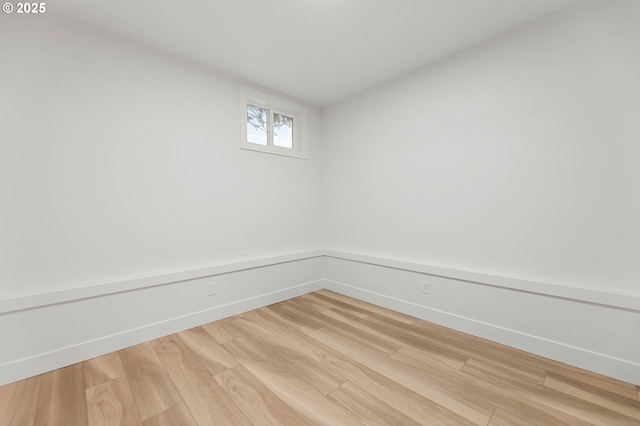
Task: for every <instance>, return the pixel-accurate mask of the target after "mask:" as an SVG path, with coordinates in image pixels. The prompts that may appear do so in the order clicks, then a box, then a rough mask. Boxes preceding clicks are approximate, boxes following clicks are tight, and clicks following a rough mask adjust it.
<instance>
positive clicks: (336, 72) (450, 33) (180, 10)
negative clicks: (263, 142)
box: [55, 0, 579, 106]
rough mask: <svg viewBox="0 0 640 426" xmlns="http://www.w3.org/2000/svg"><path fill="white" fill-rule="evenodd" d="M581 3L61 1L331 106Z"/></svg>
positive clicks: (71, 11) (91, 17)
mask: <svg viewBox="0 0 640 426" xmlns="http://www.w3.org/2000/svg"><path fill="white" fill-rule="evenodd" d="M577 1H579V0H177V1H157V0H135V1H131V0H109V1H89V0H57V1H56V5H55V8H56V9H57V10H58V11H60V12H62V13H63V14H65V15H67V16H71V17H73V18H77V19H80V20H82V21H85V22H88V23H90V24H92V25H95V26H98V27H101V28H103V29H107V30H110V31H113V32H116V33H120V34H122V35H124V36H127V37H129V38H132V39H135V40H138V41H140V42H143V43H145V44H148V45H151V46H154V47H156V48H160V49H162V50H165V51H167V52H170V53H173V54H176V55H180V56H182V57H185V58H187V59H190V60H193V61H196V62H198V63H201V64H204V65H206V66H208V67H211V68H213V69H215V70H218V71H221V72H224V73H227V74H231V75H233V76H236V77H238V78H240V79H243V80H246V81H249V82H252V83H255V84H258V85H261V86H264V87H266V88H269V89H272V90H275V91H277V92H280V93H282V94H285V95H288V96H290V97H293V98H296V99H299V100H301V101H304V102H308V103H310V104H315V105H318V106H325V105H328V104H331V103H333V102H336V101H339V100H341V99H344V98H346V97H348V96H350V95H353V94H355V93H358V92H360V91H363V90H366V89H368V88H370V87H373V86H375V85H378V84H381V83H384V82H386V81H389V80H391V79H393V78H395V77H397V76H399V75H402V74H405V73H408V72H410V71H413V70H415V69H418V68H420V67H423V66H425V65H427V64H429V63H432V62H434V61H437V60H438V59H441V58H443V57H446V56H450V55H452V54H454V53H456V52H459V51H461V50H464V49H467V48H469V47H471V46H473V45H476V44H478V43H481V42H483V41H485V40H488V39H490V38H492V37H495V36H497V35H500V34H503V33H505V32H507V31H510V30H512V29H514V28H516V27H518V26H521V25H524V24H527V23H529V22H531V21H533V20H536V19H539V18H541V17H543V16H546V15H548V14H550V13H553V12H555V11H557V10H560V9H563V8H565V7H567V6H569V5H571V4H573V3H576V2H577Z"/></svg>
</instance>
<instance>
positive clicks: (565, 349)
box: [324, 278, 640, 385]
mask: <svg viewBox="0 0 640 426" xmlns="http://www.w3.org/2000/svg"><path fill="white" fill-rule="evenodd" d="M324 287H325V288H326V289H329V290H332V291H335V292H337V293H340V294H344V295H345V296H350V297H353V298H355V299H359V300H362V301H365V302H369V303H372V304H375V305H378V306H382V307H385V308H388V309H391V310H394V311H397V312H401V313H404V314H406V315H410V316H413V317H416V318H420V319H423V320H425V321H429V322H433V323H436V324H439V325H442V326H444V327H448V328H452V329H454V330H459V331H462V332H465V333H468V334H471V335H474V336H478V337H482V338H484V339H487V340H491V341H494V342H497V343H501V344H504V345H507V346H511V347H514V348H517V349H521V350H523V351H526V352H530V353H534V354H537V355H540V356H543V357H547V358H551V359H554V360H557V361H560V362H564V363H567V364H570V365H573V366H576V367H580V368H584V369H587V370H591V371H595V372H597V373H600V374H603V375H606V376H609V377H613V378H616V379H619V380H623V381H626V382H629V383H633V384H635V385H640V364H637V363H634V362H632V361H628V360H623V359H619V358H616V357H612V356H609V355H606V354H602V353H597V352H594V351H589V350H585V349H582V348H577V347H574V346H571V345H567V344H564V343H562V342H557V341H553V340H549V339H545V338H541V337H538V336H533V335H530V334H527V333H522V332H519V331H516V330H512V329H509V328H505V327H501V326H498V325H494V324H489V323H486V322H482V321H478V320H475V319H473V318H467V317H464V316H461V315H457V314H453V313H449V312H444V311H442V310H437V309H433V308H430V307H427V306H423V305H419V304H415V303H412V302H408V301H406V300H401V299H398V298H395V297H391V296H387V295H384V294H380V293H376V292H373V291H370V290H365V289H362V288H359V287H354V286H351V285H349V284H345V283H342V282H338V281H333V280H328V279H326V278H325V280H324Z"/></svg>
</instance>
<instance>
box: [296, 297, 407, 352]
mask: <svg viewBox="0 0 640 426" xmlns="http://www.w3.org/2000/svg"><path fill="white" fill-rule="evenodd" d="M287 309H289V310H290V311H295V313H296V315H297V317H298V318H302V319H306V318H312V319H313V320H314V321H315V322H316V323H318V324H321V325H322V326H323V327H322V328H324V329H327V330H331V331H332V332H334V333H337V334H340V335H341V336H343V337H346V338H348V339H352V340H354V341H357V342H358V343H359V344H360V345H362V346H364V347H367V348H369V349H371V350H372V351H377V352H379V353H383V354H385V355H391V354H393V353H395V352H396V351H397V350H398V349H400V346H399V345H396V344H395V343H393V342H392V341H391V340H390V339H387V338H383V337H378V336H376V335H374V334H372V333H369V332H368V331H365V330H362V329H359V328H355V327H352V326H350V325H349V324H345V323H344V322H342V321H339V320H336V319H334V318H331V317H328V316H326V315H323V314H320V313H318V312H313V311H306V312H305V311H300V310H297V308H296V307H295V306H290V307H287Z"/></svg>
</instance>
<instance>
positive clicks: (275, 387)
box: [224, 337, 362, 425]
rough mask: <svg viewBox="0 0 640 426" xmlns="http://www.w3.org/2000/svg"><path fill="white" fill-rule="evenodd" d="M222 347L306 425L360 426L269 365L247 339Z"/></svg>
mask: <svg viewBox="0 0 640 426" xmlns="http://www.w3.org/2000/svg"><path fill="white" fill-rule="evenodd" d="M224 346H225V347H226V348H227V349H229V350H230V351H231V353H233V354H234V355H235V356H236V357H237V358H238V359H240V361H241V363H242V364H243V365H244V366H245V367H246V368H247V370H249V371H250V372H251V374H253V375H254V376H255V377H256V378H258V380H260V381H261V382H262V383H264V384H265V386H266V387H268V388H269V389H270V390H271V391H272V392H273V393H274V394H275V395H276V396H277V397H278V398H280V400H282V401H283V402H284V403H285V404H287V405H288V406H289V407H291V409H292V410H294V411H295V412H296V413H297V414H298V416H300V417H301V418H302V419H303V420H304V421H305V422H307V423H309V424H333V425H362V423H360V422H359V421H358V420H357V419H356V418H355V417H353V416H352V415H351V414H349V413H347V412H345V411H344V410H342V409H341V408H339V407H337V406H336V405H334V404H333V403H332V402H331V401H330V400H329V399H328V398H327V397H326V396H325V395H323V394H322V393H320V392H318V391H317V390H315V389H314V388H313V387H311V385H309V384H308V383H307V382H305V381H304V380H302V379H300V378H299V377H298V376H296V375H295V374H293V373H292V372H291V371H289V370H287V369H286V368H284V367H282V366H280V365H279V364H277V363H275V362H273V360H272V359H271V358H270V357H268V356H267V355H265V354H264V353H263V352H262V350H261V348H260V347H259V346H256V344H255V343H254V342H252V341H251V340H250V339H245V338H243V337H239V338H237V339H235V340H232V341H229V342H227V343H225V344H224Z"/></svg>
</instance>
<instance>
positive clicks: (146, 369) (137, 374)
mask: <svg viewBox="0 0 640 426" xmlns="http://www.w3.org/2000/svg"><path fill="white" fill-rule="evenodd" d="M120 358H121V359H122V364H123V366H124V370H125V372H126V373H127V379H128V380H129V386H130V387H131V391H132V393H133V397H134V399H135V401H136V406H137V407H138V411H139V412H140V418H141V419H142V420H146V419H148V418H149V417H153V416H155V415H156V414H158V413H161V412H163V411H165V410H166V409H168V408H170V407H172V406H174V405H176V404H179V403H180V402H182V397H181V396H180V394H179V393H178V390H177V389H176V387H175V386H174V384H173V382H172V381H171V379H170V378H169V375H168V374H167V372H166V371H165V369H164V367H163V366H162V363H161V362H160V360H159V359H158V356H157V355H156V353H155V352H154V350H153V348H152V347H151V344H150V343H142V344H140V345H136V346H132V347H130V348H127V349H123V350H122V351H120Z"/></svg>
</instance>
